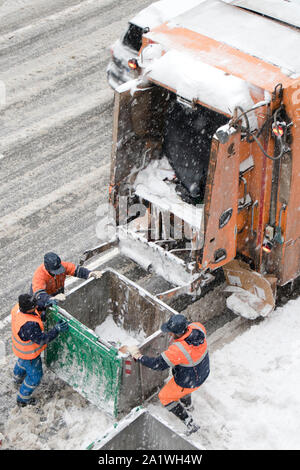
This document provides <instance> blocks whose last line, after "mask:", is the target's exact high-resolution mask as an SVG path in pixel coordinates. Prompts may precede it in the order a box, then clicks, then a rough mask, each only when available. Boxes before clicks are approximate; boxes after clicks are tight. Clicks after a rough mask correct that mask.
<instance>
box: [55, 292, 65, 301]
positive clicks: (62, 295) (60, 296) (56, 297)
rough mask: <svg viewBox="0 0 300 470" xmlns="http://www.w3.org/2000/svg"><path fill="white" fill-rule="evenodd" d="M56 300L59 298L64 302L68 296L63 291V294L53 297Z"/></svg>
mask: <svg viewBox="0 0 300 470" xmlns="http://www.w3.org/2000/svg"><path fill="white" fill-rule="evenodd" d="M52 298H53V299H54V300H59V301H60V302H63V301H64V300H66V296H65V294H63V293H61V294H57V295H55V296H54V297H52Z"/></svg>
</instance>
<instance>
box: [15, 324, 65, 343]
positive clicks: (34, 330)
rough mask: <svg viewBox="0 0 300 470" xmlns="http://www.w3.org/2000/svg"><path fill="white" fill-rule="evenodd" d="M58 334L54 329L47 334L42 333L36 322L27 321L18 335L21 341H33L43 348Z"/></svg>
mask: <svg viewBox="0 0 300 470" xmlns="http://www.w3.org/2000/svg"><path fill="white" fill-rule="evenodd" d="M58 333H59V331H58V330H57V329H56V328H52V330H50V331H49V332H47V333H44V332H43V331H42V330H41V328H40V325H39V324H38V323H37V322H36V321H28V322H27V323H25V325H23V326H22V327H21V328H20V331H19V333H18V334H19V336H20V338H21V340H22V341H33V342H34V343H37V344H39V345H40V346H43V345H44V344H48V343H50V342H51V341H53V340H54V339H55V338H56V337H57V335H58Z"/></svg>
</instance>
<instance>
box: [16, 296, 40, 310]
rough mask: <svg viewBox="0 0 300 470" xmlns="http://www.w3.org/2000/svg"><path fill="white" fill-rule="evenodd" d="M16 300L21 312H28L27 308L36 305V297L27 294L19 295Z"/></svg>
mask: <svg viewBox="0 0 300 470" xmlns="http://www.w3.org/2000/svg"><path fill="white" fill-rule="evenodd" d="M18 302H19V308H20V310H21V312H23V313H26V312H28V310H32V309H34V308H35V307H36V305H37V302H36V299H35V298H34V297H32V296H31V295H29V294H21V295H19V299H18Z"/></svg>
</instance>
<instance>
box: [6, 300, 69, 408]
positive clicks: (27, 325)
mask: <svg viewBox="0 0 300 470" xmlns="http://www.w3.org/2000/svg"><path fill="white" fill-rule="evenodd" d="M11 328H12V349H13V353H14V354H15V355H16V356H17V357H18V360H17V362H16V364H15V367H14V371H13V374H14V381H15V384H16V385H17V386H19V385H20V388H19V391H18V394H17V404H18V405H19V406H27V405H34V404H35V403H36V399H35V398H34V397H32V396H31V395H32V393H33V392H34V390H35V389H36V387H37V386H38V385H39V384H40V382H41V379H42V376H43V368H42V360H41V352H42V351H44V349H45V348H46V347H47V344H48V343H50V341H53V340H54V339H55V338H56V337H57V335H58V334H59V333H60V332H65V331H67V330H68V329H69V325H68V323H67V321H64V320H59V321H58V322H57V323H56V324H55V325H54V327H53V328H52V330H50V331H49V332H47V333H45V332H44V325H43V322H42V319H41V316H40V312H39V311H38V310H37V301H36V299H35V298H34V297H32V296H31V295H30V294H21V295H20V296H19V298H18V303H17V304H16V305H15V306H14V307H13V308H12V310H11Z"/></svg>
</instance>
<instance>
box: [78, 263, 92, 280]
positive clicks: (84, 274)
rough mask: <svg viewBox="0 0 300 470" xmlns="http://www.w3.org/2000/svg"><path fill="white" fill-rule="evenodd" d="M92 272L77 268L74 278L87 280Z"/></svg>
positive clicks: (81, 267)
mask: <svg viewBox="0 0 300 470" xmlns="http://www.w3.org/2000/svg"><path fill="white" fill-rule="evenodd" d="M90 272H91V271H90V270H89V269H87V268H84V267H83V266H77V267H76V269H75V273H74V276H75V277H79V278H80V279H87V278H88V277H89V274H90Z"/></svg>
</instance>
